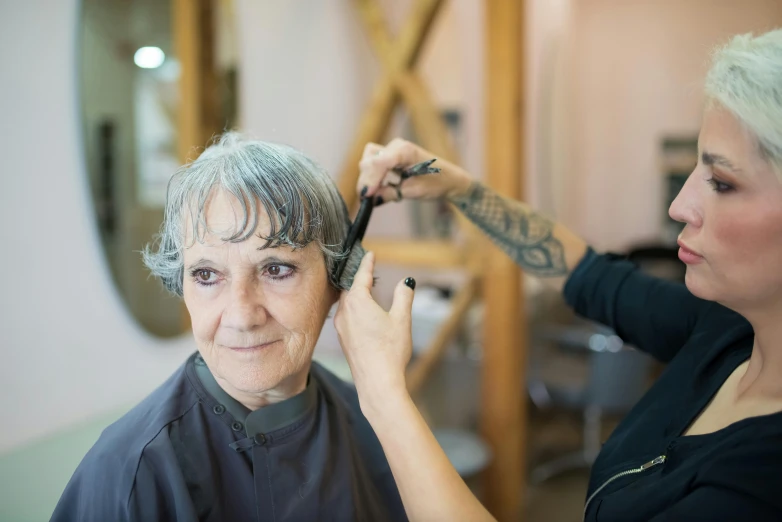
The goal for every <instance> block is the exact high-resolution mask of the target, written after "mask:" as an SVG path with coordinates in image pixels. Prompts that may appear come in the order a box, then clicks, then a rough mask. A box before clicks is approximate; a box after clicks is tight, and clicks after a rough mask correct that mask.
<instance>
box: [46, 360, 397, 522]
mask: <svg viewBox="0 0 782 522" xmlns="http://www.w3.org/2000/svg"><path fill="white" fill-rule="evenodd" d="M52 520H53V521H57V522H60V521H63V522H64V521H69V522H71V521H79V522H124V521H144V522H151V521H163V520H165V521H168V520H171V521H173V520H176V521H179V522H191V521H209V522H216V521H230V522H243V521H248V522H249V521H253V522H272V521H298V520H302V521H310V520H335V521H337V520H338V521H349V520H361V521H364V520H367V521H385V520H388V521H394V520H407V519H406V517H405V513H404V507H403V506H402V503H401V500H400V497H399V492H398V491H397V488H396V485H395V483H394V480H393V477H392V475H391V471H390V469H389V466H388V463H387V461H386V459H385V456H384V455H383V451H382V448H381V447H380V444H379V443H378V440H377V438H376V437H375V435H374V433H373V432H372V429H371V427H370V426H369V424H368V423H367V421H366V419H365V418H364V417H363V415H362V414H361V411H360V410H359V405H358V398H357V396H356V392H355V390H354V389H353V388H352V387H351V386H349V385H348V384H346V383H344V382H343V381H341V380H339V379H338V378H337V377H335V376H334V375H333V374H331V373H329V372H328V371H326V370H325V369H324V368H323V367H321V366H319V365H318V364H317V363H313V364H312V367H311V370H310V376H309V381H308V383H307V387H306V389H305V390H304V391H303V392H301V393H300V394H298V395H296V396H294V397H291V398H289V399H287V400H285V401H283V402H280V403H277V404H273V405H270V406H266V407H264V408H261V409H259V410H256V411H253V412H251V411H249V410H248V409H247V408H245V407H244V406H242V405H241V404H240V403H238V402H237V401H235V400H234V399H232V398H231V397H230V396H229V395H228V394H226V393H225V392H224V391H223V390H222V388H220V387H219V386H218V385H217V383H216V381H215V380H214V378H213V377H212V374H211V373H210V372H209V369H208V368H207V367H206V365H205V364H204V362H203V359H201V357H200V356H199V355H196V354H194V355H193V356H191V357H190V358H189V359H188V360H187V362H186V363H185V364H184V365H183V366H182V367H181V368H180V369H179V370H177V371H176V373H174V375H172V376H171V377H170V378H169V379H168V380H167V381H166V382H165V383H164V384H163V385H162V386H161V387H160V388H158V389H157V390H156V391H154V392H153V393H152V394H151V395H150V396H149V397H147V398H146V399H145V400H144V401H143V402H141V403H140V404H139V405H138V406H136V407H135V408H133V409H132V410H131V411H130V412H129V413H128V414H127V415H125V416H124V417H122V418H121V419H120V420H119V421H117V422H116V423H114V424H112V425H111V426H109V427H108V428H106V430H105V431H104V432H103V434H102V435H101V437H100V439H99V440H98V442H97V443H96V444H95V446H93V447H92V449H90V451H89V452H88V453H87V455H86V456H85V457H84V460H82V462H81V464H80V465H79V467H78V468H77V470H76V472H75V473H74V475H73V477H72V478H71V480H70V482H69V483H68V486H67V487H66V489H65V492H64V493H63V495H62V498H61V499H60V501H59V503H58V504H57V508H56V509H55V511H54V515H53V516H52Z"/></svg>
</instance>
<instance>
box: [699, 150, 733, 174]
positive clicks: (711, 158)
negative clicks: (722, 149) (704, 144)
mask: <svg viewBox="0 0 782 522" xmlns="http://www.w3.org/2000/svg"><path fill="white" fill-rule="evenodd" d="M701 161H703V164H704V165H708V166H710V167H711V166H713V165H717V166H718V167H722V168H725V169H728V170H729V171H731V172H734V173H736V174H741V169H740V168H738V167H736V166H735V165H734V164H733V163H731V161H730V160H729V159H728V158H726V157H725V156H721V155H719V154H713V153H711V152H704V153H703V154H701Z"/></svg>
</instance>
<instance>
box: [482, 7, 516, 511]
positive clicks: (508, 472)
mask: <svg viewBox="0 0 782 522" xmlns="http://www.w3.org/2000/svg"><path fill="white" fill-rule="evenodd" d="M523 4H524V2H523V1H521V0H487V1H486V3H485V5H486V62H487V69H486V84H485V89H486V94H485V103H486V122H485V125H486V134H485V136H486V141H485V156H486V176H487V177H486V181H487V183H488V185H489V186H490V187H492V188H493V189H494V190H496V191H497V192H498V193H500V194H502V195H503V196H507V197H510V198H514V199H520V198H521V197H522V191H521V187H522V165H523V163H522V155H521V147H522V128H523V127H522V122H523V119H522V99H523V96H522V94H523V93H522V85H523V83H522V56H523V55H522V47H521V45H522V44H521V42H522V39H521V32H522V27H523V25H522V14H523V12H522V11H523ZM487 264H488V269H487V270H486V271H485V274H486V277H485V278H484V285H483V298H484V303H485V318H484V328H485V330H484V342H483V346H484V364H483V376H482V410H481V413H482V419H481V420H482V433H483V436H484V437H485V438H486V440H487V441H488V443H489V445H490V446H491V448H492V449H493V451H494V459H493V461H492V464H491V466H490V468H489V469H488V470H487V472H486V475H485V482H484V488H483V490H484V492H485V496H484V501H485V504H486V507H487V508H488V509H489V510H490V511H491V513H492V514H493V515H494V516H495V517H496V518H497V519H498V520H500V521H501V522H502V521H511V520H514V521H515V520H519V517H520V515H521V512H520V509H521V499H522V498H523V497H524V493H525V476H526V469H525V467H526V462H525V455H524V448H526V440H525V436H526V418H527V415H526V401H525V400H524V389H525V386H524V371H525V364H524V362H525V359H526V352H527V347H526V326H525V325H524V319H525V314H524V310H523V304H524V301H523V299H522V295H523V293H522V287H521V274H520V271H519V268H518V267H517V266H516V265H515V264H514V263H513V261H511V259H510V258H509V257H508V256H507V255H505V254H504V253H502V252H501V251H500V250H499V249H497V248H496V247H492V249H491V252H490V253H489V255H488V261H487Z"/></svg>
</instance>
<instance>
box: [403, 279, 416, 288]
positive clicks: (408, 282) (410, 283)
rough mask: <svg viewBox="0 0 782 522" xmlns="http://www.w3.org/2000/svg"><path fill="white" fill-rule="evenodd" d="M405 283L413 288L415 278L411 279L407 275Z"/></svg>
mask: <svg viewBox="0 0 782 522" xmlns="http://www.w3.org/2000/svg"><path fill="white" fill-rule="evenodd" d="M405 285H407V286H408V287H410V290H415V279H413V278H412V277H408V278H407V279H405Z"/></svg>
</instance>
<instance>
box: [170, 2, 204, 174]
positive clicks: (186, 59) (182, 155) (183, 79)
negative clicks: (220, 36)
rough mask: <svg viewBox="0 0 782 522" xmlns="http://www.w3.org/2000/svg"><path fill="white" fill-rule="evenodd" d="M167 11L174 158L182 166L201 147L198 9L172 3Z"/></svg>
mask: <svg viewBox="0 0 782 522" xmlns="http://www.w3.org/2000/svg"><path fill="white" fill-rule="evenodd" d="M171 9H172V12H171V15H172V22H173V36H174V55H175V56H176V57H177V59H178V60H179V65H180V73H179V107H178V110H177V156H178V157H179V162H180V163H186V162H187V161H190V160H193V159H195V158H194V157H192V153H193V152H194V150H195V149H194V148H195V147H197V146H198V145H201V106H200V100H201V81H200V77H201V53H200V46H199V44H198V37H199V27H200V23H199V20H200V17H199V6H198V4H197V3H196V2H193V1H192V0H173V2H172V4H171Z"/></svg>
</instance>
